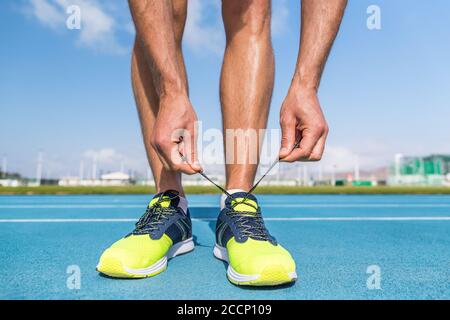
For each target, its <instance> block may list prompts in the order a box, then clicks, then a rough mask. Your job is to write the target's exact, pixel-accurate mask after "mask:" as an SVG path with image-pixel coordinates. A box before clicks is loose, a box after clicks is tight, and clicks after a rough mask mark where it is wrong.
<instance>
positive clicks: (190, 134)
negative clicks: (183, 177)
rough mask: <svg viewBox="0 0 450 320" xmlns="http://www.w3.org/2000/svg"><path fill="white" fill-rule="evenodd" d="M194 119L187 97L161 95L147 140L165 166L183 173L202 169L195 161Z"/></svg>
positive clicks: (195, 118) (193, 112) (195, 135)
mask: <svg viewBox="0 0 450 320" xmlns="http://www.w3.org/2000/svg"><path fill="white" fill-rule="evenodd" d="M196 122H197V115H196V114H195V111H194V109H193V107H192V105H191V103H190V101H189V98H187V97H186V96H179V97H176V98H173V97H168V96H165V97H162V98H161V101H160V106H159V112H158V116H157V117H156V122H155V127H154V129H153V137H152V141H151V143H152V146H153V148H154V149H155V150H156V152H157V154H158V156H159V158H160V159H161V161H162V163H163V164H164V167H166V168H167V169H169V170H173V171H179V172H183V173H186V174H195V173H198V172H201V171H202V168H201V166H200V164H199V163H198V160H197V159H198V158H197V130H196Z"/></svg>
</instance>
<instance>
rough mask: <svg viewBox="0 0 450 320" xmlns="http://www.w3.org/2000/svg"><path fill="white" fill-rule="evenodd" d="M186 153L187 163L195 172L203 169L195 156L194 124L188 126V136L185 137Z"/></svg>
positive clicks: (195, 133) (195, 137)
mask: <svg viewBox="0 0 450 320" xmlns="http://www.w3.org/2000/svg"><path fill="white" fill-rule="evenodd" d="M186 138H188V139H186V147H187V148H186V155H187V156H188V160H189V165H190V166H191V168H192V170H194V171H196V172H201V171H203V169H202V167H201V165H200V163H199V161H198V156H197V130H196V128H195V125H194V126H193V127H191V128H190V130H189V136H188V137H186Z"/></svg>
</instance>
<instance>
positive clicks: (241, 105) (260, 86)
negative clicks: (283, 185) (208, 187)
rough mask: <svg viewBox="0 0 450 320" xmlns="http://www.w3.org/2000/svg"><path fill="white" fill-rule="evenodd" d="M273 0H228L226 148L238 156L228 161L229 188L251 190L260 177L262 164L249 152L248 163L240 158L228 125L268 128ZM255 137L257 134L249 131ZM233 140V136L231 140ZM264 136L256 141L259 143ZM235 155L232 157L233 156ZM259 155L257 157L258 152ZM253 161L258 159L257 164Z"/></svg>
mask: <svg viewBox="0 0 450 320" xmlns="http://www.w3.org/2000/svg"><path fill="white" fill-rule="evenodd" d="M270 9H271V8H270V0H252V1H250V0H249V1H241V0H224V1H223V2H222V16H223V21H224V25H225V32H226V41H227V42H226V49H225V56H224V60H223V66H222V76H221V82H220V98H221V105H222V119H223V120H222V121H223V129H224V136H225V138H224V140H225V152H226V153H230V152H232V153H233V154H234V155H235V156H234V159H232V160H233V161H232V163H229V164H227V165H226V179H227V186H226V187H227V189H228V190H230V189H242V190H245V191H248V190H249V189H250V188H251V187H252V184H253V180H254V178H255V174H256V170H257V166H258V164H257V163H254V162H255V161H251V160H252V159H251V158H252V156H251V155H245V157H246V161H245V163H243V164H242V163H241V164H239V163H236V158H237V155H238V154H239V153H240V154H241V155H242V152H249V150H248V149H252V147H251V146H250V147H249V148H248V149H247V150H238V149H237V144H236V143H234V150H230V149H232V148H233V146H232V145H230V143H227V138H226V130H227V129H243V130H246V129H252V130H256V131H255V133H256V137H257V139H259V132H258V131H259V129H265V128H266V124H267V117H268V113H269V104H270V100H271V97H272V90H273V81H274V57H273V49H272V43H271V36H270ZM249 136H251V135H249ZM228 142H230V141H228ZM261 142H262V141H252V142H251V143H253V146H254V147H255V145H254V144H255V143H256V148H257V158H258V160H259V147H260V143H261ZM229 160H230V159H229ZM253 160H254V157H253ZM251 162H253V163H251Z"/></svg>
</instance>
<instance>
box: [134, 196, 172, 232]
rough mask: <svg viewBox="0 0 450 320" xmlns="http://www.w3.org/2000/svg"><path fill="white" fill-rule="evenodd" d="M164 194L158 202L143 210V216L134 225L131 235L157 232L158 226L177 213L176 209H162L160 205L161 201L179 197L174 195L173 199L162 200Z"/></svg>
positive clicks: (169, 199)
mask: <svg viewBox="0 0 450 320" xmlns="http://www.w3.org/2000/svg"><path fill="white" fill-rule="evenodd" d="M164 196H165V194H164V193H163V194H162V195H161V196H160V197H159V199H158V201H156V202H155V203H154V204H153V205H152V206H150V207H148V208H147V209H146V210H145V213H144V215H143V216H142V217H141V218H140V219H139V221H138V222H137V223H136V228H135V229H134V231H133V232H132V233H133V234H148V233H151V232H153V231H157V230H159V228H160V226H161V225H163V224H164V220H168V219H169V218H170V217H171V216H172V215H174V214H176V213H177V212H178V209H177V208H172V207H167V208H164V207H163V206H162V205H161V203H162V202H163V201H172V200H173V199H175V198H177V197H179V195H178V194H177V195H175V196H173V197H169V198H168V199H167V198H163V197H164Z"/></svg>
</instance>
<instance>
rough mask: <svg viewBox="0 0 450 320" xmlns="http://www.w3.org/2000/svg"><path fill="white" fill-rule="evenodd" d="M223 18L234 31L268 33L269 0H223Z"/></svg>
mask: <svg viewBox="0 0 450 320" xmlns="http://www.w3.org/2000/svg"><path fill="white" fill-rule="evenodd" d="M223 6H228V8H223V12H224V19H225V18H226V17H225V15H227V16H228V19H227V20H228V22H229V23H228V24H229V25H230V27H231V29H233V30H234V31H244V32H246V33H247V34H249V35H251V36H261V35H268V34H270V13H271V11H270V0H248V1H242V0H237V1H233V0H232V1H230V0H223ZM233 30H232V31H233Z"/></svg>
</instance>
